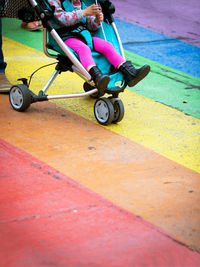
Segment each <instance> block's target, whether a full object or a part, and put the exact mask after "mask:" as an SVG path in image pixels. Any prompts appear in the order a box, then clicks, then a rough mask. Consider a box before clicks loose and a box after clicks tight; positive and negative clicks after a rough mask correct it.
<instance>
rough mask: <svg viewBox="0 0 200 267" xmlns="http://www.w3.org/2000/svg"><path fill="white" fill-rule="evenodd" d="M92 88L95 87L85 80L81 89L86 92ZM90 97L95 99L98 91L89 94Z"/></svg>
mask: <svg viewBox="0 0 200 267" xmlns="http://www.w3.org/2000/svg"><path fill="white" fill-rule="evenodd" d="M94 88H96V87H94V86H92V85H90V84H89V83H87V82H85V83H84V84H83V90H84V91H85V92H88V91H90V90H92V89H94ZM90 97H91V98H93V99H97V98H98V97H99V92H96V93H94V94H92V95H90Z"/></svg>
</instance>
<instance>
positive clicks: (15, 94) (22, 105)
mask: <svg viewBox="0 0 200 267" xmlns="http://www.w3.org/2000/svg"><path fill="white" fill-rule="evenodd" d="M9 100H10V104H11V106H12V107H13V109H15V110H17V111H24V110H26V109H27V108H28V107H29V106H30V104H31V94H30V92H29V89H28V87H27V86H26V85H25V84H17V85H14V86H12V87H11V89H10V94H9Z"/></svg>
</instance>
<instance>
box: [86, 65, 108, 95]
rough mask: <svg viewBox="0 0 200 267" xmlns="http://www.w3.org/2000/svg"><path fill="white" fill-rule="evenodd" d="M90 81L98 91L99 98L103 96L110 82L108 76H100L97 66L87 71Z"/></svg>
mask: <svg viewBox="0 0 200 267" xmlns="http://www.w3.org/2000/svg"><path fill="white" fill-rule="evenodd" d="M89 73H90V75H91V76H92V79H93V81H94V83H95V85H96V86H97V89H98V90H99V96H102V95H104V93H105V92H106V90H107V86H108V83H109V82H110V77H109V76H108V75H104V74H102V72H101V71H100V69H99V68H98V67H97V66H94V67H92V68H91V69H90V71H89Z"/></svg>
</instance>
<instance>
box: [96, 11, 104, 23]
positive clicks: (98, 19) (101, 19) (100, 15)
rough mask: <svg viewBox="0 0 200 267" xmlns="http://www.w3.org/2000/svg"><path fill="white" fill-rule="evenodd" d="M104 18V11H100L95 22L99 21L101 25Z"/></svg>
mask: <svg viewBox="0 0 200 267" xmlns="http://www.w3.org/2000/svg"><path fill="white" fill-rule="evenodd" d="M103 19H104V16H103V13H102V12H99V13H98V14H97V15H96V19H95V22H96V23H98V24H99V25H100V24H101V22H102V21H103Z"/></svg>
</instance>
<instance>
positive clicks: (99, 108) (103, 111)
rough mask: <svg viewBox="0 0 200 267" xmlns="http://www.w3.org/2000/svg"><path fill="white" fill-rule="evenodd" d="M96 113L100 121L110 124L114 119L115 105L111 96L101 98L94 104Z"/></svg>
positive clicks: (103, 123)
mask: <svg viewBox="0 0 200 267" xmlns="http://www.w3.org/2000/svg"><path fill="white" fill-rule="evenodd" d="M94 115H95V118H96V120H97V121H98V123H100V124H102V125H109V124H111V123H112V121H113V119H114V107H113V104H112V102H111V101H110V99H109V98H105V97H102V98H99V99H97V100H96V102H95V104H94Z"/></svg>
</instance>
